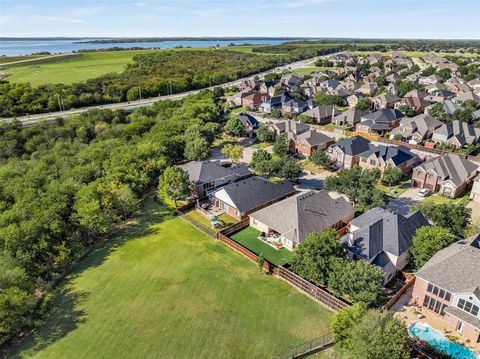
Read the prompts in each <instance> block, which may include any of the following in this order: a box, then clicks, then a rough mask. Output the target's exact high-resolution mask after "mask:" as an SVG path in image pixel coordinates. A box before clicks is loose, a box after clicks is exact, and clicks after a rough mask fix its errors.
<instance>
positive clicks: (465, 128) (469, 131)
mask: <svg viewBox="0 0 480 359" xmlns="http://www.w3.org/2000/svg"><path fill="white" fill-rule="evenodd" d="M434 133H438V134H441V135H444V136H447V139H450V138H453V137H455V138H456V139H457V141H458V142H459V143H460V145H462V146H464V145H469V144H472V143H475V142H476V141H477V140H478V138H479V137H480V134H479V132H478V129H476V128H475V127H473V126H472V125H470V124H469V123H467V122H460V121H457V120H454V121H452V122H450V123H444V124H443V125H442V126H441V127H440V128H438V129H436V130H435V131H434Z"/></svg>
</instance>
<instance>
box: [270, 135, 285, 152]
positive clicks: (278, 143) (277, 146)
mask: <svg viewBox="0 0 480 359" xmlns="http://www.w3.org/2000/svg"><path fill="white" fill-rule="evenodd" d="M288 152H289V148H288V141H287V139H286V138H285V137H284V136H282V135H278V136H277V138H276V139H275V143H274V144H273V153H275V154H276V155H277V156H280V157H283V156H286V155H287V154H288Z"/></svg>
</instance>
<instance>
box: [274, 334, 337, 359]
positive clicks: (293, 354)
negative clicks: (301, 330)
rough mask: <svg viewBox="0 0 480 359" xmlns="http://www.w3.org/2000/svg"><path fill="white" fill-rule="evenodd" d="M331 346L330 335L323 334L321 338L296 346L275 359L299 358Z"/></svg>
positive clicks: (331, 339)
mask: <svg viewBox="0 0 480 359" xmlns="http://www.w3.org/2000/svg"><path fill="white" fill-rule="evenodd" d="M332 344H333V338H332V335H331V334H330V333H327V334H324V335H322V336H321V337H318V338H315V339H313V340H310V341H309V342H306V343H303V344H301V345H298V346H296V347H294V348H291V349H288V350H286V351H284V352H282V353H280V354H278V355H275V357H274V358H275V359H294V358H300V357H303V356H305V355H307V354H310V353H315V352H317V351H320V350H322V349H324V348H326V347H328V346H330V345H332Z"/></svg>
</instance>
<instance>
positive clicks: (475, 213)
mask: <svg viewBox="0 0 480 359" xmlns="http://www.w3.org/2000/svg"><path fill="white" fill-rule="evenodd" d="M467 208H471V209H472V223H473V224H476V225H478V226H480V203H478V202H474V201H470V202H469V203H468V205H467Z"/></svg>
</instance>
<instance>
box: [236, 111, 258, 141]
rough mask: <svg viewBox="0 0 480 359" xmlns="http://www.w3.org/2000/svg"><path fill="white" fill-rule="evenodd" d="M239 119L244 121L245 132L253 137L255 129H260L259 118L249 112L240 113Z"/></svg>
mask: <svg viewBox="0 0 480 359" xmlns="http://www.w3.org/2000/svg"><path fill="white" fill-rule="evenodd" d="M238 119H239V120H240V121H242V123H243V128H244V131H245V134H246V135H247V136H248V137H253V136H254V134H255V131H256V130H258V128H259V127H260V123H259V122H258V120H257V119H256V118H255V117H253V116H252V115H249V114H247V113H240V114H239V115H238Z"/></svg>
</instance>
